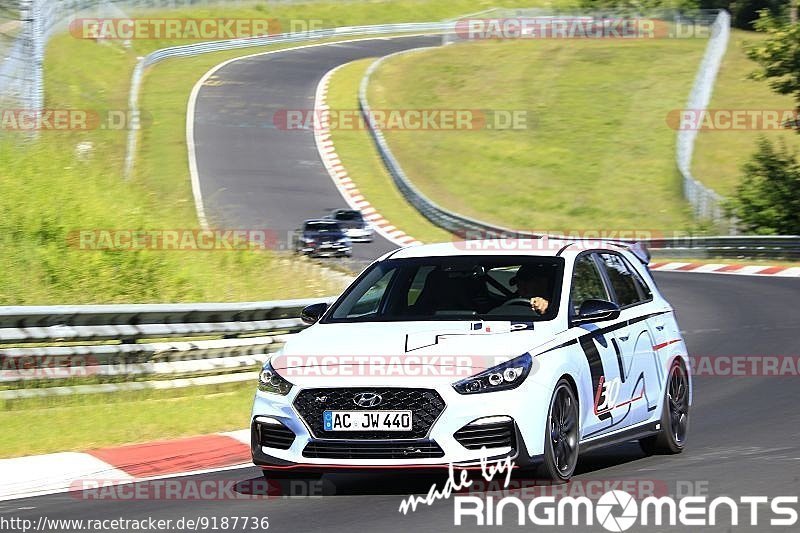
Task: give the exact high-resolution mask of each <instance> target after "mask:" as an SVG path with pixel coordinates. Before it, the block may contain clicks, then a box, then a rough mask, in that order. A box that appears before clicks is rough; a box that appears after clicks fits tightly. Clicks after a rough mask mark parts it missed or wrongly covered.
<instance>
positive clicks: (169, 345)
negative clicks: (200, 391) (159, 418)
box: [0, 298, 331, 389]
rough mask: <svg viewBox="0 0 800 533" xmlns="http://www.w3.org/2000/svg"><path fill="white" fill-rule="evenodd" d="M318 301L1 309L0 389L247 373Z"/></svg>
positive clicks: (297, 327)
mask: <svg viewBox="0 0 800 533" xmlns="http://www.w3.org/2000/svg"><path fill="white" fill-rule="evenodd" d="M320 301H331V298H317V299H301V300H282V301H269V302H245V303H221V304H207V303H200V304H156V305H146V304H136V305H83V306H48V307H29V306H21V307H0V385H3V386H4V387H5V388H7V389H8V388H9V387H10V388H26V387H27V386H29V385H31V384H34V385H35V386H36V387H37V388H42V389H44V388H48V387H50V386H51V385H60V384H63V383H69V384H71V385H74V384H75V383H76V382H77V383H79V384H80V383H86V382H87V379H88V380H89V382H90V383H92V384H97V383H101V384H102V383H103V382H105V381H107V380H108V378H113V380H114V381H116V382H119V381H120V380H122V381H132V380H136V379H138V378H139V377H141V376H151V377H152V376H155V377H161V378H163V377H174V376H182V377H186V376H191V377H198V376H208V375H218V374H227V373H235V372H245V371H254V370H257V369H258V368H259V366H260V364H261V363H263V361H264V359H265V358H266V356H267V354H268V353H270V352H272V351H274V350H275V349H277V348H278V347H279V346H280V345H282V344H283V343H284V342H285V341H286V340H287V338H288V337H289V336H290V335H292V334H294V333H296V332H298V331H300V330H302V329H303V328H305V327H306V324H305V323H303V322H302V321H301V320H300V319H299V316H300V311H301V310H302V309H303V307H305V306H306V305H309V304H311V303H317V302H320ZM84 386H85V385H84ZM72 388H75V387H72ZM78 388H80V386H79V387H78Z"/></svg>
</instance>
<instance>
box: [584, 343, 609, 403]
mask: <svg viewBox="0 0 800 533" xmlns="http://www.w3.org/2000/svg"><path fill="white" fill-rule="evenodd" d="M580 344H581V349H582V350H583V353H584V355H586V361H587V362H588V363H589V373H590V374H591V375H592V391H597V389H598V387H600V379H601V378H602V377H603V376H604V375H605V370H604V369H603V359H602V357H600V352H599V351H598V350H597V346H595V344H594V338H593V337H586V336H584V337H581V338H580Z"/></svg>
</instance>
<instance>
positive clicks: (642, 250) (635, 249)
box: [548, 236, 651, 265]
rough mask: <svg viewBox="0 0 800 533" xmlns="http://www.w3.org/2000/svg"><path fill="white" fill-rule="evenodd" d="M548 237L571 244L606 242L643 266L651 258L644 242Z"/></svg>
mask: <svg viewBox="0 0 800 533" xmlns="http://www.w3.org/2000/svg"><path fill="white" fill-rule="evenodd" d="M548 237H549V238H552V239H567V240H572V241H573V242H580V241H595V242H597V241H602V242H606V243H608V244H612V245H614V246H619V247H620V248H624V249H626V250H628V251H629V252H631V253H632V254H633V255H635V256H636V259H638V260H639V261H641V262H642V264H644V265H648V264H649V263H650V258H651V255H650V250H649V249H648V247H647V243H646V242H644V241H635V242H632V241H620V240H615V239H592V238H588V237H586V238H577V239H576V238H571V239H570V238H567V237H557V236H553V237H550V236H548Z"/></svg>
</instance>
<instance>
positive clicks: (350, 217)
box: [334, 211, 361, 221]
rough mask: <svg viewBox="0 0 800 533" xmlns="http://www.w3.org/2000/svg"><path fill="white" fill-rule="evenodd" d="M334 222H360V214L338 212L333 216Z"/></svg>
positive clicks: (355, 212) (357, 212) (356, 212)
mask: <svg viewBox="0 0 800 533" xmlns="http://www.w3.org/2000/svg"><path fill="white" fill-rule="evenodd" d="M334 218H335V219H336V220H347V221H350V220H361V213H360V212H359V211H339V212H338V213H336V215H335V216H334Z"/></svg>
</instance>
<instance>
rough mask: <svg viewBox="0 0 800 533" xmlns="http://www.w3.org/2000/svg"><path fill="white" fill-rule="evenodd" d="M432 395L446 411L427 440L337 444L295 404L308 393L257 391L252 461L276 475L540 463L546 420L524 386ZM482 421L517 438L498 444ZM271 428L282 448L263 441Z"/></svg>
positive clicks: (444, 389)
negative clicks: (533, 410) (501, 462)
mask: <svg viewBox="0 0 800 533" xmlns="http://www.w3.org/2000/svg"><path fill="white" fill-rule="evenodd" d="M408 389H414V388H412V387H408ZM331 390H333V389H331ZM335 390H347V389H346V388H344V389H342V388H337V389H335ZM419 390H422V389H419ZM425 390H435V391H436V392H437V393H438V394H439V396H440V397H441V398H442V400H443V401H444V404H445V407H444V409H443V410H442V411H441V412H440V413H439V415H438V417H437V418H436V419H435V421H434V422H433V423H432V424H431V425H430V426H429V427H428V429H427V432H426V433H425V435H417V436H416V437H415V438H405V437H403V438H392V437H387V436H386V435H381V436H376V437H371V436H369V437H368V436H359V438H348V437H342V436H341V434H339V435H337V437H336V438H331V437H330V436H329V435H326V434H325V432H324V431H320V430H319V428H318V427H317V428H316V429H315V428H312V427H311V425H312V424H309V423H308V422H309V421H307V420H306V419H305V418H304V417H303V416H301V414H300V412H299V410H298V408H297V406H296V405H295V403H294V401H295V399H296V398H297V396H298V394H300V392H302V389H299V388H298V387H296V386H295V387H293V388H292V390H291V391H290V393H289V394H288V395H287V396H279V395H276V394H271V393H265V392H261V391H258V392H257V393H256V397H255V401H254V405H253V411H252V416H251V449H252V456H253V462H254V463H255V464H256V465H258V466H262V467H265V468H269V469H287V470H288V469H292V470H295V469H296V470H316V471H327V470H342V469H344V470H359V469H371V468H400V467H404V468H439V467H447V466H448V465H450V464H453V465H458V466H462V467H471V466H478V465H480V462H481V460H482V459H483V460H493V459H497V458H505V457H511V458H512V459H514V463H515V464H516V465H517V466H529V465H532V464H536V463H538V462H539V461H540V460H541V454H542V449H543V446H544V444H543V443H544V422H543V419H541V418H540V417H538V416H531V409H530V403H529V402H524V401H522V398H523V397H524V395H525V392H524V390H523V387H520V388H519V389H514V390H510V391H502V392H494V393H489V394H475V395H461V394H458V393H457V392H455V390H453V389H452V387H450V386H449V385H448V386H443V387H430V388H429V389H425ZM306 415H307V413H306ZM481 419H484V420H488V421H500V420H502V423H503V424H506V425H507V427H508V428H509V429H510V431H511V436H510V438H509V439H505V438H503V439H500V440H499V441H498V440H492V437H493V436H495V435H497V433H492V431H495V430H496V428H489V429H486V430H484V429H483V428H481V426H486V424H481V423H478V424H477V425H476V423H475V421H476V420H481ZM498 423H499V422H498ZM277 424H280V425H281V426H282V428H279V426H278V425H277ZM264 428H267V429H264ZM271 428H277V429H278V431H279V432H283V434H284V435H285V437H281V438H282V439H283V440H280V439H279V440H280V444H281V445H280V446H279V447H276V446H275V444H276V441H275V440H274V439H272V438H271V437H270V438H266V439H264V440H262V431H264V434H265V435H267V434H268V435H273V432H270V431H269V429H271ZM465 429H466V431H464V430H465ZM470 431H472V433H470ZM476 433H480V434H481V435H483V436H484V437H485V439H484V440H481V438H483V437H481V438H479V439H478V443H476V442H474V441H469V440H468V439H465V435H475V434H476ZM503 434H504V435H507V434H508V433H507V432H506V433H503ZM465 443H466V444H465ZM479 443H488V446H485V447H482V448H477V449H476V448H475V446H476V444H479ZM468 445H469V446H470V447H468ZM376 450H377V451H376Z"/></svg>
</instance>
